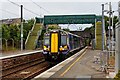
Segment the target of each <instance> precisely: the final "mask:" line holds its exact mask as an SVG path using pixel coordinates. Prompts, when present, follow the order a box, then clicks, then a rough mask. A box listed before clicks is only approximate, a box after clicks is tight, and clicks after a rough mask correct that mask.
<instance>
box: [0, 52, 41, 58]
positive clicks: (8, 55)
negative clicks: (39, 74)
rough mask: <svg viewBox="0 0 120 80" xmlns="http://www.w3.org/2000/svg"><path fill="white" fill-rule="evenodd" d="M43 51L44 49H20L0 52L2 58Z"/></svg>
mask: <svg viewBox="0 0 120 80" xmlns="http://www.w3.org/2000/svg"><path fill="white" fill-rule="evenodd" d="M38 52H42V50H25V51H18V52H9V53H5V54H4V53H2V54H0V59H5V58H10V57H16V56H23V55H27V54H33V53H38Z"/></svg>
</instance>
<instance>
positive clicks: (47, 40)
mask: <svg viewBox="0 0 120 80" xmlns="http://www.w3.org/2000/svg"><path fill="white" fill-rule="evenodd" d="M49 41H50V40H49V37H48V36H47V37H45V39H44V45H49V44H50V42H49Z"/></svg>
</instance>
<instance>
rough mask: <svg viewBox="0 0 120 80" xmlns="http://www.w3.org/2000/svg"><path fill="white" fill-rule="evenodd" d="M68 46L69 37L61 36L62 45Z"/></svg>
mask: <svg viewBox="0 0 120 80" xmlns="http://www.w3.org/2000/svg"><path fill="white" fill-rule="evenodd" d="M66 44H67V36H66V35H62V36H61V45H66Z"/></svg>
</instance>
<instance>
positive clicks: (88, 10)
mask: <svg viewBox="0 0 120 80" xmlns="http://www.w3.org/2000/svg"><path fill="white" fill-rule="evenodd" d="M1 1H2V2H1V3H0V6H1V7H0V15H1V16H0V19H5V18H16V17H20V7H18V6H16V5H14V4H12V3H10V2H9V1H8V0H1ZM11 1H13V2H15V3H17V4H19V5H21V4H23V6H24V7H25V8H27V9H29V10H30V11H32V12H34V13H36V14H39V15H40V14H41V15H42V16H43V15H65V14H66V15H81V14H96V15H101V4H103V3H106V2H109V1H112V9H113V10H117V9H118V1H119V0H114V2H113V0H106V1H105V0H98V1H97V0H89V2H88V1H86V0H84V2H83V0H69V1H68V0H33V1H34V2H36V3H37V4H38V5H39V6H41V7H42V8H39V7H38V6H37V5H35V4H34V3H33V2H32V0H19V2H18V0H11ZM43 8H44V9H45V10H44V9H43ZM105 9H106V10H108V5H106V6H105ZM8 12H9V13H8ZM105 14H106V13H105ZM106 15H107V14H106ZM114 15H118V14H117V12H115V13H114ZM36 16H38V15H35V14H33V13H30V12H28V11H26V10H24V19H30V18H34V17H36ZM75 26H76V25H75Z"/></svg>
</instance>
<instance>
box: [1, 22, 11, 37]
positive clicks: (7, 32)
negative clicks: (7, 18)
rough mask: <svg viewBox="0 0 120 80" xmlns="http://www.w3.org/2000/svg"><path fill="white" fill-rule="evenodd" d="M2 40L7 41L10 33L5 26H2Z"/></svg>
mask: <svg viewBox="0 0 120 80" xmlns="http://www.w3.org/2000/svg"><path fill="white" fill-rule="evenodd" d="M2 38H5V39H9V38H10V31H9V28H8V26H7V25H6V24H2Z"/></svg>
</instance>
